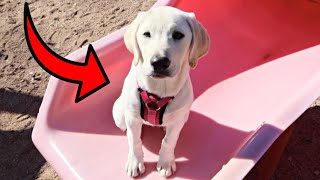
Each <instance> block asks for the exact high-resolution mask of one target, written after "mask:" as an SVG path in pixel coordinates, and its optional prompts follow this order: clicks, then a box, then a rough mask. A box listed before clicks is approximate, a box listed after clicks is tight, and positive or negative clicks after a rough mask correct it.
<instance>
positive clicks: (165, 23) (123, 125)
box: [113, 7, 209, 177]
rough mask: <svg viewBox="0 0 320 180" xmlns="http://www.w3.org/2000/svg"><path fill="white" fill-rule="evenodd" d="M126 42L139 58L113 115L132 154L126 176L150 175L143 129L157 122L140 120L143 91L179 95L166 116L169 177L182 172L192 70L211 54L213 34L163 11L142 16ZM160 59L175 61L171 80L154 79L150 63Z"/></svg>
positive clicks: (187, 16)
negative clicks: (181, 141)
mask: <svg viewBox="0 0 320 180" xmlns="http://www.w3.org/2000/svg"><path fill="white" fill-rule="evenodd" d="M146 31H148V32H150V34H151V37H150V38H146V37H145V36H144V35H143V33H144V32H146ZM174 31H179V32H181V33H183V34H184V38H182V39H181V40H179V41H175V40H173V39H172V33H173V32H174ZM124 41H125V44H126V46H127V48H128V50H129V51H130V52H131V53H133V54H134V59H133V63H132V66H131V69H130V71H129V74H128V76H127V77H126V79H125V81H124V85H123V89H122V93H121V95H120V97H119V98H118V99H117V100H116V102H115V104H114V107H113V117H114V120H115V123H116V125H117V126H118V127H119V128H120V129H121V130H123V131H125V130H127V137H128V144H129V154H128V161H127V164H126V172H127V174H128V175H129V176H132V177H135V176H138V175H139V174H142V173H144V171H145V167H144V163H143V151H142V142H141V139H140V136H141V130H142V125H143V124H147V125H151V124H149V123H148V122H146V121H144V120H143V119H142V118H141V117H140V98H139V93H138V88H139V87H140V88H142V89H144V90H147V91H148V92H150V93H154V94H157V95H158V96H160V97H167V96H174V97H175V98H174V99H173V100H172V101H170V102H169V104H168V106H167V108H166V110H165V113H164V116H163V124H162V126H163V127H165V129H166V135H165V137H164V139H163V141H162V144H161V149H160V152H159V161H158V164H157V169H158V171H159V172H160V174H161V175H163V176H165V177H168V176H170V175H172V174H173V173H174V171H175V170H176V165H175V157H174V149H175V146H176V143H177V140H178V138H179V134H180V131H181V129H182V127H183V125H184V124H185V122H186V121H187V120H188V116H189V111H190V107H191V104H192V101H193V90H192V84H191V80H190V76H189V71H190V67H191V68H194V67H195V66H196V64H197V60H198V59H199V58H200V57H202V56H204V55H205V54H206V53H207V51H208V49H209V36H208V34H207V32H206V31H205V29H204V28H203V27H202V25H201V24H200V23H198V22H197V20H196V19H195V16H194V14H193V13H186V12H183V11H181V10H178V9H175V8H172V7H160V8H155V9H152V10H150V11H147V12H141V13H139V15H138V17H137V18H136V19H135V20H134V21H133V22H132V23H131V25H130V26H129V28H128V30H127V32H126V33H125V36H124ZM155 55H160V56H167V57H168V58H169V59H170V61H171V64H170V66H169V68H168V69H169V71H170V76H169V77H166V78H162V79H159V78H153V77H151V76H150V74H152V72H153V67H152V66H151V65H150V60H151V59H152V57H154V56H155Z"/></svg>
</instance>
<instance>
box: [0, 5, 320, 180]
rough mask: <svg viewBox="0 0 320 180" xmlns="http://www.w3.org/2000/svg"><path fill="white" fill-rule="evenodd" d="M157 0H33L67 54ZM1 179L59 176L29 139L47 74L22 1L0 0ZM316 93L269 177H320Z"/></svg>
mask: <svg viewBox="0 0 320 180" xmlns="http://www.w3.org/2000/svg"><path fill="white" fill-rule="evenodd" d="M154 2H155V0H103V1H101V0H67V1H64V0H61V1H54V0H42V1H39V0H33V1H30V3H29V5H30V6H29V7H30V10H31V15H32V17H33V20H34V22H35V25H36V28H37V30H38V31H39V33H40V35H41V37H42V38H43V39H44V41H45V42H47V44H48V45H49V46H50V47H51V48H52V49H53V50H54V51H55V52H57V53H58V54H60V55H62V56H65V55H67V54H68V53H70V52H71V51H74V50H76V49H78V48H79V47H81V46H83V45H86V44H88V43H89V42H93V41H95V40H97V39H100V38H101V37H103V36H105V35H107V34H109V33H110V32H113V31H115V30H117V29H119V28H121V27H123V26H124V25H126V24H128V23H130V22H131V21H132V20H133V18H134V17H135V15H136V13H137V12H138V11H140V10H147V9H148V8H150V7H151V6H152V5H153V4H154ZM0 16H1V18H0V26H1V27H0V179H59V177H58V176H57V175H56V173H55V172H54V170H53V169H52V168H51V167H50V165H49V164H48V163H46V161H45V159H44V158H43V157H42V156H41V154H40V153H39V152H38V151H37V149H36V148H35V147H34V145H33V143H32V141H31V132H32V128H33V126H34V122H35V119H36V115H37V112H38V109H39V106H40V103H41V101H42V97H43V95H44V92H45V89H46V85H47V82H48V77H49V75H48V74H47V73H46V72H44V71H43V70H42V69H41V68H40V66H39V65H38V64H37V63H36V62H35V61H34V59H33V58H32V56H31V53H30V52H29V50H28V47H27V44H26V41H25V38H24V31H23V1H15V0H1V1H0ZM319 128H320V99H319V100H317V101H316V102H315V103H314V104H313V105H312V106H311V107H310V108H309V109H308V110H307V111H306V112H305V113H304V114H303V115H302V116H301V117H300V118H299V120H298V121H297V123H296V127H295V130H294V132H293V135H292V136H291V138H290V141H289V144H288V146H287V148H286V150H285V153H284V155H283V156H282V158H281V161H280V164H279V167H278V169H277V170H276V172H275V174H274V176H273V179H308V180H311V179H320V153H319V152H320V131H319Z"/></svg>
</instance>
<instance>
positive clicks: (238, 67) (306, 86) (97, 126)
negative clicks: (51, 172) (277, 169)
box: [32, 0, 320, 179]
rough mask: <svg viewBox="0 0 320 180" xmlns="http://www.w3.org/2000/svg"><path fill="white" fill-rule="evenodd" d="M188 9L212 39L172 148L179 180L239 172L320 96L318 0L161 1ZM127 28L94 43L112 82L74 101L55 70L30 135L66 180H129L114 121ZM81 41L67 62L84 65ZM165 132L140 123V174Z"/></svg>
mask: <svg viewBox="0 0 320 180" xmlns="http://www.w3.org/2000/svg"><path fill="white" fill-rule="evenodd" d="M163 5H171V6H174V7H178V8H180V9H182V10H185V11H190V12H191V11H192V12H194V13H195V14H196V17H197V19H198V20H199V21H200V22H201V23H202V24H203V25H204V26H205V27H206V28H207V30H208V32H209V34H210V37H211V42H212V43H211V49H210V51H209V54H208V55H207V56H206V57H204V58H202V59H200V60H199V63H198V66H197V68H196V69H195V70H192V72H191V77H192V81H193V87H194V93H195V100H194V103H193V105H192V111H191V114H190V118H189V120H188V122H187V124H186V126H185V127H184V129H183V130H182V132H181V135H180V139H179V141H178V144H177V147H176V162H177V168H178V170H177V172H176V174H174V175H173V178H176V179H211V178H215V179H241V178H243V177H244V176H245V175H246V174H247V173H248V172H249V171H250V169H251V168H252V167H253V166H254V164H255V163H256V162H257V161H258V159H259V158H260V157H261V156H262V155H263V154H264V153H265V151H266V150H267V149H268V148H269V147H270V145H271V144H272V143H273V142H274V140H275V139H276V138H277V137H278V136H279V135H280V134H281V133H282V132H283V131H284V130H285V129H286V128H287V127H288V126H289V125H290V124H292V123H293V122H294V121H295V120H296V119H297V117H298V116H299V115H301V114H302V113H303V112H304V111H305V110H306V109H307V108H308V106H309V105H310V104H311V103H312V102H313V101H314V100H315V99H316V98H317V97H318V96H320V33H319V32H320V21H319V17H320V4H319V3H317V1H306V0H291V1H286V0H269V1H261V2H260V1H259V2H258V1H256V0H245V1H244V0H204V1H200V0H176V1H170V0H159V1H158V2H157V3H156V4H155V6H163ZM124 32H125V28H123V29H120V30H118V31H116V32H114V33H112V34H110V35H108V36H106V37H104V38H102V39H100V40H98V41H96V42H94V43H93V46H94V48H95V50H96V52H97V55H98V56H99V59H100V60H101V63H102V65H103V67H104V69H105V71H106V73H107V75H108V77H109V79H110V84H109V85H107V86H106V87H104V88H103V89H101V90H100V91H98V92H96V93H95V94H93V95H91V96H90V97H88V98H86V99H85V100H83V101H81V102H79V103H75V102H74V97H75V94H76V91H77V86H78V85H76V84H70V83H67V82H63V81H60V80H58V79H56V78H54V77H51V79H50V81H49V84H48V88H47V90H46V93H45V97H44V99H43V102H42V105H41V107H40V110H39V114H38V117H37V121H36V125H35V128H34V130H33V134H32V138H33V142H34V143H35V145H36V147H37V148H38V149H39V151H40V152H41V154H42V155H43V156H44V157H45V158H46V160H48V162H49V163H50V164H51V165H52V166H53V167H54V169H55V170H56V171H57V173H58V174H59V176H60V177H62V179H111V178H112V179H129V177H127V175H126V173H125V170H124V166H125V162H126V159H127V153H128V146H127V139H126V136H125V133H123V132H121V131H120V130H119V129H118V128H117V127H116V126H115V125H114V122H113V119H112V113H111V110H112V106H113V103H114V101H115V100H116V98H117V97H118V96H119V94H120V91H121V88H122V85H123V80H124V78H125V76H126V75H127V73H128V71H129V68H130V64H131V61H132V55H131V54H130V53H129V52H128V51H127V49H126V47H125V45H124V43H123V33H124ZM86 51H87V47H84V48H81V49H79V50H77V51H75V52H73V53H71V54H70V55H69V56H67V57H66V58H67V59H71V60H74V61H79V62H83V61H84V58H85V55H86ZM163 135H164V133H163V131H162V130H161V129H158V128H152V127H144V129H143V134H142V141H143V147H144V155H145V165H146V172H145V174H144V175H143V176H142V177H145V178H147V179H163V178H161V177H160V175H159V174H158V172H157V171H156V163H157V159H158V151H159V149H160V144H161V139H162V137H163Z"/></svg>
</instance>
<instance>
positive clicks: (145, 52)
mask: <svg viewBox="0 0 320 180" xmlns="http://www.w3.org/2000/svg"><path fill="white" fill-rule="evenodd" d="M124 41H125V44H126V46H127V48H128V50H129V51H130V52H131V53H133V54H134V59H133V63H134V64H135V65H138V64H140V65H141V68H142V71H143V72H144V74H146V75H147V76H151V77H154V78H166V77H174V76H176V75H177V74H178V73H179V72H180V71H181V68H183V67H187V66H186V65H185V64H189V65H190V67H191V68H195V67H196V65H197V61H198V59H199V58H200V57H202V56H204V55H205V54H206V53H207V52H208V49H209V36H208V34H207V32H206V30H205V29H204V28H203V26H202V25H201V24H200V23H199V22H198V21H197V20H196V18H195V16H194V14H193V13H186V12H183V11H180V10H178V9H176V8H172V7H160V8H155V9H152V10H150V11H147V12H140V13H139V14H138V16H137V18H136V19H135V20H134V21H133V22H132V23H131V24H130V26H129V27H128V30H127V31H126V33H125V35H124Z"/></svg>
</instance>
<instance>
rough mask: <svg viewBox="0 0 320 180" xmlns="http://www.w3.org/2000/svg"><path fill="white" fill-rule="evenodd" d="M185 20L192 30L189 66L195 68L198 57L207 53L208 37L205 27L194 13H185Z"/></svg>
mask: <svg viewBox="0 0 320 180" xmlns="http://www.w3.org/2000/svg"><path fill="white" fill-rule="evenodd" d="M187 22H188V24H189V26H190V29H191V31H192V41H191V44H190V51H189V53H190V54H189V65H190V67H191V68H195V67H196V66H197V62H198V59H199V58H201V57H202V56H204V55H206V54H207V53H208V51H209V46H210V38H209V35H208V33H207V31H206V30H205V28H204V27H203V26H202V25H201V24H200V23H199V22H198V21H197V19H196V17H195V15H194V13H187Z"/></svg>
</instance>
